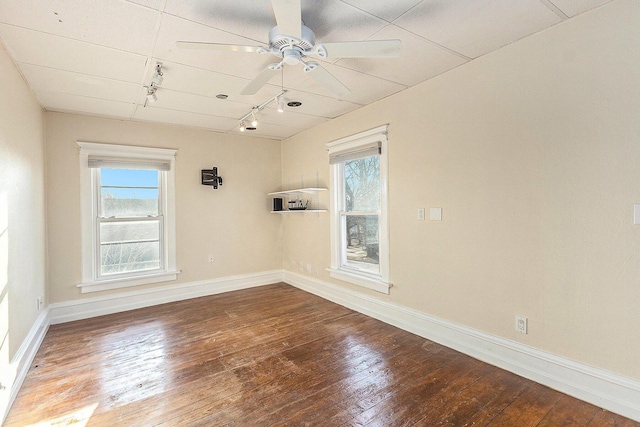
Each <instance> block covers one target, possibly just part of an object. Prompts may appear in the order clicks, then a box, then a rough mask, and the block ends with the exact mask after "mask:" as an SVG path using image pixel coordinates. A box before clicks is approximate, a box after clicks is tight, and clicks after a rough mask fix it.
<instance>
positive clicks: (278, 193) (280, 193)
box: [269, 187, 328, 196]
mask: <svg viewBox="0 0 640 427" xmlns="http://www.w3.org/2000/svg"><path fill="white" fill-rule="evenodd" d="M326 190H328V189H327V188H319V187H309V188H297V189H295V190H286V191H276V192H273V193H269V196H288V195H294V194H315V193H317V192H318V191H326Z"/></svg>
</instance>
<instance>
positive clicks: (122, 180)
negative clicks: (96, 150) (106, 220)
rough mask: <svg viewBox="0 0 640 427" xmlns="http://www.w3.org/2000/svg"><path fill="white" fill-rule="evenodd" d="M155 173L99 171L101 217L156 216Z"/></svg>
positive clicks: (156, 193)
mask: <svg viewBox="0 0 640 427" xmlns="http://www.w3.org/2000/svg"><path fill="white" fill-rule="evenodd" d="M158 174H159V173H158V171H157V170H135V169H106V168H102V169H100V193H101V194H100V197H101V200H100V201H101V215H102V216H103V217H113V216H115V217H140V216H147V215H158V206H159V205H158Z"/></svg>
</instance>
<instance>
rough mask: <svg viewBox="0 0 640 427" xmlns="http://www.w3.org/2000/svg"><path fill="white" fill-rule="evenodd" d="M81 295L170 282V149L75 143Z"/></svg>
mask: <svg viewBox="0 0 640 427" xmlns="http://www.w3.org/2000/svg"><path fill="white" fill-rule="evenodd" d="M78 145H79V146H80V170H81V204H82V249H83V252H82V263H83V281H82V283H81V284H80V285H78V286H79V287H80V288H81V290H82V292H94V291H100V290H106V289H114V288H121V287H125V286H135V285H141V284H146V283H156V282H162V281H167V280H175V279H176V275H177V273H179V272H178V271H177V270H176V268H175V253H176V251H175V206H174V198H175V197H174V193H175V190H174V188H175V178H174V169H175V168H174V166H175V164H174V163H175V153H176V151H175V150H167V149H158V148H145V147H129V146H119V145H110V144H96V143H87V142H78Z"/></svg>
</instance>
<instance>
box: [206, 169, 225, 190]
mask: <svg viewBox="0 0 640 427" xmlns="http://www.w3.org/2000/svg"><path fill="white" fill-rule="evenodd" d="M202 185H211V186H213V189H214V190H217V189H218V185H222V177H221V176H218V168H217V167H215V166H214V167H213V169H202Z"/></svg>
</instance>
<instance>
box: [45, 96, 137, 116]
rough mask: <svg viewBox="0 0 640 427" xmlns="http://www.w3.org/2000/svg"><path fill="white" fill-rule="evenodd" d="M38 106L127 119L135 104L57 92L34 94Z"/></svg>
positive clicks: (50, 109) (53, 109)
mask: <svg viewBox="0 0 640 427" xmlns="http://www.w3.org/2000/svg"><path fill="white" fill-rule="evenodd" d="M36 97H37V98H38V100H39V101H40V104H41V105H42V106H44V107H45V108H46V109H47V111H62V112H80V113H83V114H91V115H97V116H106V117H118V118H123V119H129V118H130V117H131V114H133V111H134V107H135V104H132V103H128V102H120V101H109V100H106V99H99V98H90V97H88V96H78V95H71V94H66V93H59V92H46V91H39V92H36Z"/></svg>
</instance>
